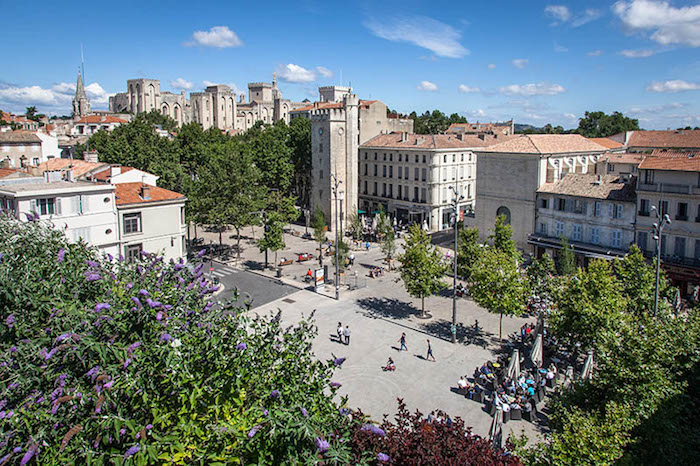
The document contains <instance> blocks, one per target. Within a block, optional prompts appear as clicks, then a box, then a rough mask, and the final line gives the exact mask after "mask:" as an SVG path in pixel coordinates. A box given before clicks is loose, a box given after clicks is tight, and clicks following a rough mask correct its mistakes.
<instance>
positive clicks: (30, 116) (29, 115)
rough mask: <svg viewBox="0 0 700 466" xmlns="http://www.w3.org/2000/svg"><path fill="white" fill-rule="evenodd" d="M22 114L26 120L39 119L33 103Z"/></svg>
mask: <svg viewBox="0 0 700 466" xmlns="http://www.w3.org/2000/svg"><path fill="white" fill-rule="evenodd" d="M24 116H26V117H27V120H33V121H39V119H38V118H37V114H36V107H35V106H33V105H32V106H31V107H27V111H26V113H25V114H24Z"/></svg>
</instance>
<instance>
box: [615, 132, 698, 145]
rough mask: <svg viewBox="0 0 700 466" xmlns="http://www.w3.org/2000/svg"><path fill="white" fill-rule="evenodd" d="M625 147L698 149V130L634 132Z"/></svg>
mask: <svg viewBox="0 0 700 466" xmlns="http://www.w3.org/2000/svg"><path fill="white" fill-rule="evenodd" d="M627 147H639V148H663V147H666V148H682V149H700V130H685V129H683V130H669V131H634V132H633V133H632V135H631V136H630V138H629V140H628V141H627Z"/></svg>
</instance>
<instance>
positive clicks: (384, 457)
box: [377, 453, 391, 463]
mask: <svg viewBox="0 0 700 466" xmlns="http://www.w3.org/2000/svg"><path fill="white" fill-rule="evenodd" d="M377 460H378V461H379V462H380V463H388V462H389V461H391V458H389V455H387V454H386V453H378V454H377Z"/></svg>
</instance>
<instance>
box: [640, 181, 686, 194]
mask: <svg viewBox="0 0 700 466" xmlns="http://www.w3.org/2000/svg"><path fill="white" fill-rule="evenodd" d="M637 191H647V192H655V193H667V194H697V193H700V187H697V186H691V185H688V184H671V183H639V184H637Z"/></svg>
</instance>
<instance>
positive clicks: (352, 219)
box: [348, 213, 362, 241]
mask: <svg viewBox="0 0 700 466" xmlns="http://www.w3.org/2000/svg"><path fill="white" fill-rule="evenodd" d="M348 229H349V230H350V234H352V239H354V240H356V241H358V240H361V239H362V219H360V215H359V214H357V213H351V214H350V215H349V216H348Z"/></svg>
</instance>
